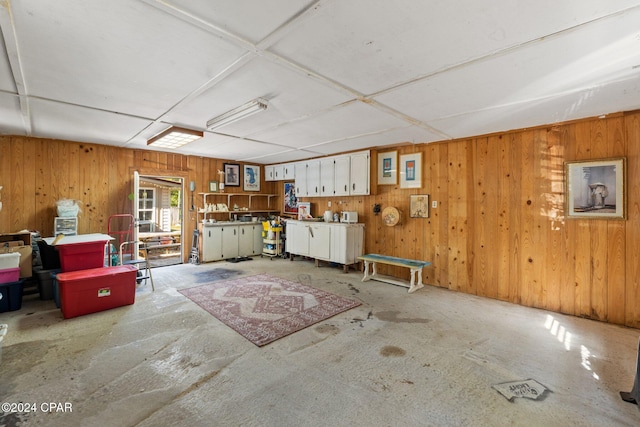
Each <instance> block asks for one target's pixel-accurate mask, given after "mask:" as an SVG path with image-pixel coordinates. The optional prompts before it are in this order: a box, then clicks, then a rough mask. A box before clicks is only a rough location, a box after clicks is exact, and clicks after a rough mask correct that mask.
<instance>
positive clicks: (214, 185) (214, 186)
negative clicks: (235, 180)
mask: <svg viewBox="0 0 640 427" xmlns="http://www.w3.org/2000/svg"><path fill="white" fill-rule="evenodd" d="M217 192H218V181H209V193H217Z"/></svg>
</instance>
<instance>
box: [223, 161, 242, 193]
mask: <svg viewBox="0 0 640 427" xmlns="http://www.w3.org/2000/svg"><path fill="white" fill-rule="evenodd" d="M223 166H224V185H226V186H228V187H239V186H240V165H239V164H237V163H225V164H224V165H223Z"/></svg>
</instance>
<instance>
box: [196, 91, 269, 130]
mask: <svg viewBox="0 0 640 427" xmlns="http://www.w3.org/2000/svg"><path fill="white" fill-rule="evenodd" d="M267 105H268V103H267V100H266V99H263V98H258V99H254V100H253V101H251V102H247V103H246V104H244V105H241V106H240V107H238V108H234V109H233V110H231V111H227V112H226V113H224V114H220V115H219V116H217V117H214V118H213V119H211V120H209V121H208V122H207V129H209V130H213V129H217V128H219V127H222V126H226V125H228V124H230V123H233V122H236V121H238V120H240V119H244V118H245V117H249V116H251V115H253V114H255V113H257V112H259V111H262V110H266V109H267Z"/></svg>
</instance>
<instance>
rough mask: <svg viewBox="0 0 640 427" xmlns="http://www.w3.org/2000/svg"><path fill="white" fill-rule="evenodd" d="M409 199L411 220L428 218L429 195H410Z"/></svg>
mask: <svg viewBox="0 0 640 427" xmlns="http://www.w3.org/2000/svg"><path fill="white" fill-rule="evenodd" d="M409 198H410V200H409V216H410V217H411V218H429V195H428V194H412V195H411V196H409Z"/></svg>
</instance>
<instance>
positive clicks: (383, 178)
mask: <svg viewBox="0 0 640 427" xmlns="http://www.w3.org/2000/svg"><path fill="white" fill-rule="evenodd" d="M397 183H398V152H397V151H388V152H385V153H378V184H379V185H395V184H397Z"/></svg>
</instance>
